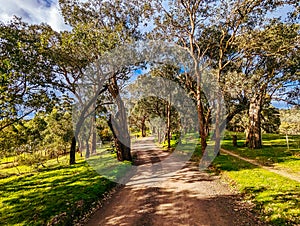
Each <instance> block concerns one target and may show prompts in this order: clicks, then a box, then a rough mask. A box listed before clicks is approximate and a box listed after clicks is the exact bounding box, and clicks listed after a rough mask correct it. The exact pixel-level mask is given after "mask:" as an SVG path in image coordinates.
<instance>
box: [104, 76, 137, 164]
mask: <svg viewBox="0 0 300 226" xmlns="http://www.w3.org/2000/svg"><path fill="white" fill-rule="evenodd" d="M108 90H109V92H110V93H111V95H112V97H113V98H114V100H115V101H116V104H117V106H118V112H117V114H116V117H113V116H112V115H110V118H109V122H108V124H109V127H110V129H111V130H112V133H113V136H114V141H115V146H116V149H117V157H118V160H119V161H124V160H127V161H132V156H131V148H130V135H129V131H128V125H127V115H126V111H125V106H124V102H123V100H122V99H121V97H120V95H119V94H120V92H119V87H118V84H117V78H116V75H115V76H113V78H111V79H110V84H109V87H108Z"/></svg>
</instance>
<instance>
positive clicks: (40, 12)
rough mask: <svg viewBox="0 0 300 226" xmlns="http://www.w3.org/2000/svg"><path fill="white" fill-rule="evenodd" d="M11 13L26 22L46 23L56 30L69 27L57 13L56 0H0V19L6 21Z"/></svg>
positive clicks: (10, 16)
mask: <svg viewBox="0 0 300 226" xmlns="http://www.w3.org/2000/svg"><path fill="white" fill-rule="evenodd" d="M13 15H16V16H18V17H22V19H23V20H24V21H26V22H28V23H38V24H39V23H42V22H44V23H47V24H49V25H50V26H51V27H52V28H53V29H54V30H56V31H61V30H66V29H70V28H69V27H68V26H67V25H65V24H64V21H63V18H62V16H61V15H60V13H59V6H58V2H57V0H0V21H2V22H8V21H10V20H11V19H12V18H13Z"/></svg>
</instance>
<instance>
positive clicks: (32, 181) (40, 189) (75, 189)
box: [0, 152, 126, 226]
mask: <svg viewBox="0 0 300 226" xmlns="http://www.w3.org/2000/svg"><path fill="white" fill-rule="evenodd" d="M111 156H113V155H112V154H111V153H109V152H107V153H106V154H105V155H102V158H103V159H102V160H101V161H98V165H99V164H100V163H101V164H102V165H103V167H108V165H107V161H106V160H107V158H111ZM77 157H78V156H77ZM92 158H94V159H97V158H98V156H96V157H92ZM101 164H100V165H101ZM45 165H46V167H45V168H44V167H41V168H40V169H39V171H34V170H32V169H31V170H30V171H29V172H28V170H29V169H26V170H25V168H26V167H25V166H19V170H20V171H21V172H22V174H21V175H16V173H17V172H15V171H13V170H14V169H13V168H2V169H0V173H1V174H2V175H4V174H5V175H6V177H5V178H2V179H0V184H1V186H0V193H1V198H0V225H26V226H27V225H47V223H48V222H49V221H51V219H52V220H53V219H54V218H55V216H57V215H59V216H60V217H59V219H60V221H59V224H58V225H70V224H72V222H73V220H74V219H75V220H76V219H77V218H79V217H80V216H82V215H83V214H84V213H85V212H86V211H88V210H89V209H90V208H91V207H92V206H93V205H95V203H96V202H97V201H98V200H99V199H101V197H102V195H103V194H104V193H105V192H106V191H108V190H110V189H111V188H112V187H114V186H115V185H116V184H115V183H114V182H112V181H110V180H108V179H107V178H104V177H102V176H100V175H99V174H98V173H97V172H96V171H95V170H94V169H93V168H92V167H91V166H90V165H89V164H88V163H87V162H86V161H84V159H83V158H77V164H75V165H72V166H69V165H68V159H67V158H66V157H62V158H60V163H59V164H58V163H57V161H56V159H54V160H50V161H48V162H47V163H46V164H45ZM125 165H126V164H125ZM24 167H25V168H24ZM103 169H104V168H103ZM98 172H99V171H98ZM123 174H124V164H123V165H121V166H119V167H118V168H115V169H114V171H113V172H112V173H111V177H116V176H115V175H123Z"/></svg>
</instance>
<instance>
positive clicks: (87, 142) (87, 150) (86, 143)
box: [85, 138, 90, 159]
mask: <svg viewBox="0 0 300 226" xmlns="http://www.w3.org/2000/svg"><path fill="white" fill-rule="evenodd" d="M85 148H86V149H85V158H87V159H88V158H89V157H90V144H89V139H88V138H87V139H86V140H85Z"/></svg>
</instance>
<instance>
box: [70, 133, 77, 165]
mask: <svg viewBox="0 0 300 226" xmlns="http://www.w3.org/2000/svg"><path fill="white" fill-rule="evenodd" d="M75 154H76V138H75V136H73V137H72V143H71V149H70V165H72V164H75V163H76V162H75Z"/></svg>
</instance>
